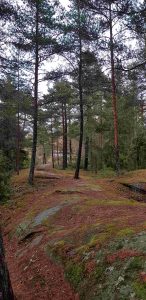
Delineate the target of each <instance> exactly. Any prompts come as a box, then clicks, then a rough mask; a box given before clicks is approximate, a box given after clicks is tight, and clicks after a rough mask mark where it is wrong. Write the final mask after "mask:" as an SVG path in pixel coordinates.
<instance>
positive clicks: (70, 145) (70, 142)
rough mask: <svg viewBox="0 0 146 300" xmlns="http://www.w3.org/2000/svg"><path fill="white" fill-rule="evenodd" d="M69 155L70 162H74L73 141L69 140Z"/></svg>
mask: <svg viewBox="0 0 146 300" xmlns="http://www.w3.org/2000/svg"><path fill="white" fill-rule="evenodd" d="M69 155H70V163H72V141H71V139H70V140H69Z"/></svg>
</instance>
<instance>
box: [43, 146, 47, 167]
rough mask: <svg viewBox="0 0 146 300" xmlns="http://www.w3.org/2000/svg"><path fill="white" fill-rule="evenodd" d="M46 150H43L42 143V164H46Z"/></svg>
mask: <svg viewBox="0 0 146 300" xmlns="http://www.w3.org/2000/svg"><path fill="white" fill-rule="evenodd" d="M46 163H47V161H46V152H45V146H44V145H43V165H46Z"/></svg>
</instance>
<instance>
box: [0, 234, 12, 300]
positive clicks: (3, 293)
mask: <svg viewBox="0 0 146 300" xmlns="http://www.w3.org/2000/svg"><path fill="white" fill-rule="evenodd" d="M14 299H15V297H14V294H13V290H12V286H11V281H10V277H9V272H8V268H7V264H6V261H5V253H4V247H3V239H2V235H1V233H0V300H14Z"/></svg>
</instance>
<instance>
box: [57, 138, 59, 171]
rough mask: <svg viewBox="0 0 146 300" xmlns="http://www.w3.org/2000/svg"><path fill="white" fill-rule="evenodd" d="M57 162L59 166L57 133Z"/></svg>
mask: <svg viewBox="0 0 146 300" xmlns="http://www.w3.org/2000/svg"><path fill="white" fill-rule="evenodd" d="M57 163H58V167H59V140H58V135H57Z"/></svg>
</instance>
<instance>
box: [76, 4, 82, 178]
mask: <svg viewBox="0 0 146 300" xmlns="http://www.w3.org/2000/svg"><path fill="white" fill-rule="evenodd" d="M78 25H79V56H80V61H79V98H80V137H79V148H78V156H77V163H76V170H75V175H74V178H75V179H78V178H79V172H80V164H81V155H82V144H83V126H84V113H83V88H82V38H81V20H80V1H78Z"/></svg>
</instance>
